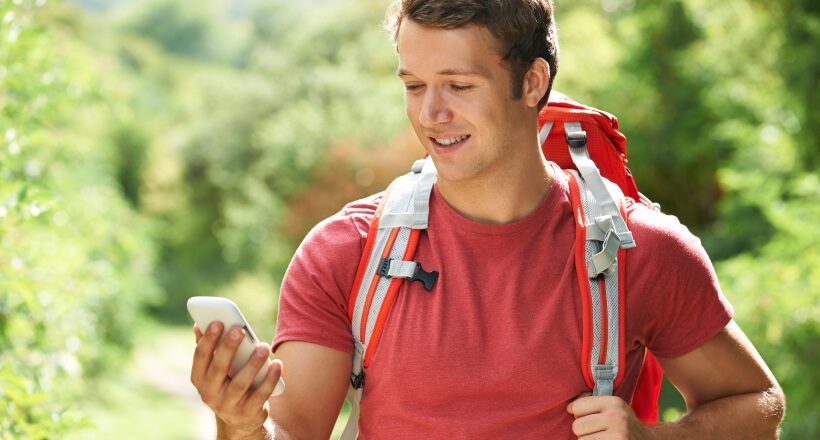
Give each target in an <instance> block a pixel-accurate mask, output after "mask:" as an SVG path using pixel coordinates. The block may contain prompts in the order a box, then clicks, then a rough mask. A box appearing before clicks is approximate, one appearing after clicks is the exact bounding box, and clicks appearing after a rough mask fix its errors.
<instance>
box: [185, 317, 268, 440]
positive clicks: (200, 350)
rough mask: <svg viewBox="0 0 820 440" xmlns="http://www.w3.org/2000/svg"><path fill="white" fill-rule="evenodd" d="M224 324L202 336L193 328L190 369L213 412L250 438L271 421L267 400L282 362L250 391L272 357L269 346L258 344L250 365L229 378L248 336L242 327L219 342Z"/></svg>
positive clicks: (234, 328)
mask: <svg viewBox="0 0 820 440" xmlns="http://www.w3.org/2000/svg"><path fill="white" fill-rule="evenodd" d="M222 330H223V325H222V323H220V322H212V323H211V325H210V326H208V329H207V333H205V334H203V333H202V331H200V329H199V327H198V326H197V325H194V333H195V335H196V341H197V345H196V351H195V352H194V361H193V366H192V367H191V383H193V384H194V387H196V389H197V391H198V392H199V396H200V397H201V398H202V401H203V402H205V404H206V405H208V407H210V408H211V410H213V412H214V414H216V416H217V418H218V419H219V420H221V421H222V422H223V423H224V424H225V425H226V426H225V427H226V428H227V429H229V430H230V431H231V432H234V433H236V434H239V435H249V434H254V433H257V432H262V430H263V429H264V428H263V424H264V423H265V422H266V421H267V419H268V402H267V401H268V398H269V397H270V396H271V394H272V393H273V390H274V388H275V386H276V383H277V382H278V381H279V376H280V375H281V374H282V363H281V361H278V360H274V361H273V362H272V363H271V366H270V368H268V373H267V375H266V376H265V380H264V381H263V382H262V383H261V384H260V385H259V387H258V388H256V389H255V390H253V391H249V388H250V386H251V383H252V382H253V379H254V377H255V376H256V373H257V372H258V371H259V369H260V368H261V367H262V365H263V364H264V362H265V359H267V358H268V357H269V356H270V347H269V346H268V345H267V344H257V346H256V349H255V351H254V353H253V355H252V356H251V358H250V360H248V363H247V364H246V365H245V366H244V367H243V368H242V369H241V370H240V371H239V372H238V373H237V374H236V375H234V377H233V378H230V377H228V373H229V369H230V365H231V361H232V360H233V357H234V353H235V352H236V348H237V347H239V343H240V342H242V338H244V337H245V331H244V330H243V329H242V328H240V327H238V326H237V327H233V328H231V329H230V332H229V333H228V335H227V337H226V338H225V339H224V340H223V341H222V342H221V343H219V337H220V335H221V334H222Z"/></svg>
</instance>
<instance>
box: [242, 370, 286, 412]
mask: <svg viewBox="0 0 820 440" xmlns="http://www.w3.org/2000/svg"><path fill="white" fill-rule="evenodd" d="M282 367H283V366H282V361H280V360H279V359H274V360H273V361H272V362H271V364H270V367H268V372H267V374H265V380H264V381H262V383H261V384H259V387H258V388H256V390H254V392H253V393H251V394H250V395H249V396H248V400H247V401H246V404H247V405H248V406H250V407H251V408H253V407H256V406H262V405H264V404H265V402H266V401H267V400H268V399H270V396H271V394H273V390H274V389H275V388H276V385H277V384H278V383H279V378H280V377H281V376H282Z"/></svg>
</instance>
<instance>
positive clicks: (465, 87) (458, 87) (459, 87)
mask: <svg viewBox="0 0 820 440" xmlns="http://www.w3.org/2000/svg"><path fill="white" fill-rule="evenodd" d="M450 88H452V89H453V90H455V91H456V92H459V93H464V92H469V91H470V90H472V89H473V88H474V86H472V85H470V84H451V85H450Z"/></svg>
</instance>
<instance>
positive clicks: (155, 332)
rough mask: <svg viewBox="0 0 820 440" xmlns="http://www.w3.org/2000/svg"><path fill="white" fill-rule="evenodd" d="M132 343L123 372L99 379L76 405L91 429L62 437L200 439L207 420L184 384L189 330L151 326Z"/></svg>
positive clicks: (73, 439)
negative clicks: (132, 347)
mask: <svg viewBox="0 0 820 440" xmlns="http://www.w3.org/2000/svg"><path fill="white" fill-rule="evenodd" d="M137 341H138V342H137V347H136V350H135V351H134V354H133V357H132V359H131V360H130V362H128V364H127V366H126V368H125V369H124V370H123V371H122V372H120V374H118V375H108V376H104V377H102V378H101V379H100V380H99V381H98V382H97V383H96V386H95V390H94V391H93V392H91V393H90V395H89V396H88V398H87V400H85V401H83V402H79V403H78V404H79V406H80V410H82V412H84V413H85V414H87V415H88V418H89V419H90V421H91V423H92V424H93V427H91V428H88V429H83V430H81V431H77V432H75V433H72V434H70V435H68V436H67V437H66V438H67V439H68V440H85V439H112V438H116V439H121V440H131V439H133V440H137V439H140V440H142V439H164V440H198V439H201V438H205V435H206V434H207V432H208V429H207V428H209V427H208V426H207V425H206V424H207V422H208V421H207V419H203V415H202V413H201V412H198V411H197V402H196V400H194V399H195V398H196V394H195V390H194V389H193V387H192V386H191V385H190V382H189V379H188V368H190V367H189V365H190V355H191V353H192V349H193V334H192V333H191V332H190V329H188V328H184V327H183V328H179V327H167V326H161V325H157V326H152V327H150V328H147V329H143V330H141V331H140V335H139V336H138V340H137ZM199 405H201V403H199ZM203 407H204V406H203ZM211 429H212V428H211ZM211 435H212V434H211Z"/></svg>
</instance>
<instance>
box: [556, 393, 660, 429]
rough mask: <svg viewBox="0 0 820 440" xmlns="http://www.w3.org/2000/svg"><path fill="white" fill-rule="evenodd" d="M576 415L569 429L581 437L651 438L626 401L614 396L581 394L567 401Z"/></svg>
mask: <svg viewBox="0 0 820 440" xmlns="http://www.w3.org/2000/svg"><path fill="white" fill-rule="evenodd" d="M567 411H569V413H570V414H572V415H573V416H575V421H574V422H573V423H572V432H573V433H575V435H577V436H578V438H579V439H583V440H599V439H623V440H627V439H628V440H649V439H652V438H654V437H653V435H652V432H651V431H650V430H649V428H647V427H646V426H645V425H644V424H643V423H642V422H641V421H640V420H638V417H637V416H635V413H634V412H633V411H632V408H630V407H629V404H627V403H626V402H624V400H623V399H621V398H620V397H615V396H589V395H582V396H581V397H579V398H577V399H575V400H573V401H572V402H570V404H569V405H567Z"/></svg>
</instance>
